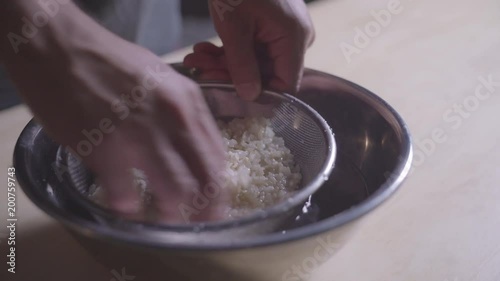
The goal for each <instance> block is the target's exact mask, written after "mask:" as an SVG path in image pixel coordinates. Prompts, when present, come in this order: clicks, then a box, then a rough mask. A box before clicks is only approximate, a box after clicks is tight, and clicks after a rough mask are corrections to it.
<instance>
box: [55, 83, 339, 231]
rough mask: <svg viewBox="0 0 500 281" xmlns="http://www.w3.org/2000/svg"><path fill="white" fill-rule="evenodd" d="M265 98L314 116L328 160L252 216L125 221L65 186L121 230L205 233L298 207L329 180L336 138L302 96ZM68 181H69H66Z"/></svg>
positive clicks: (269, 94) (224, 85)
mask: <svg viewBox="0 0 500 281" xmlns="http://www.w3.org/2000/svg"><path fill="white" fill-rule="evenodd" d="M198 85H199V86H200V88H201V89H214V88H216V89H224V90H231V91H235V86H234V85H232V84H229V83H222V82H200V83H198ZM262 94H263V95H264V96H263V98H266V97H272V98H276V100H282V101H284V102H290V103H293V105H294V106H295V107H297V108H299V109H300V110H303V111H305V112H307V113H308V114H311V115H313V116H312V117H313V118H312V120H313V121H314V122H316V123H317V125H318V127H319V128H321V129H322V131H321V133H322V135H323V137H324V140H325V142H326V148H327V149H328V151H330V153H329V154H327V155H326V158H325V161H324V163H323V165H322V166H321V169H320V173H318V174H317V175H315V176H314V177H313V178H312V179H311V180H310V182H309V184H308V185H306V186H304V187H303V188H301V189H300V190H299V191H298V192H295V193H294V194H293V195H292V196H291V197H289V198H287V199H286V200H283V201H282V202H279V203H278V204H276V205H274V206H272V207H269V208H265V209H262V210H258V211H256V212H254V213H252V214H251V215H248V216H244V217H242V218H238V219H232V220H223V221H214V222H203V223H187V224H179V223H175V224H174V223H172V224H170V223H169V224H166V223H165V224H155V223H151V222H147V221H133V220H125V219H121V218H119V214H118V213H116V212H114V211H113V210H111V209H108V208H106V207H102V206H99V205H98V204H96V203H94V202H92V201H91V200H89V199H88V198H86V197H85V196H84V195H83V194H81V193H79V192H78V191H76V190H75V189H74V188H72V187H70V184H67V183H66V184H64V183H63V185H62V186H63V189H64V190H65V191H66V192H67V193H68V195H70V196H71V197H72V199H73V200H75V201H77V202H78V203H79V205H81V206H82V207H83V208H85V209H86V210H87V211H88V212H90V213H91V214H94V215H97V216H99V217H100V218H103V219H104V220H105V221H106V222H111V223H113V222H119V224H120V225H119V229H121V230H124V231H131V232H136V234H143V233H142V232H143V231H162V232H168V231H173V232H194V231H196V232H199V234H200V235H203V233H204V232H218V231H223V230H226V229H230V228H234V227H245V226H249V225H251V224H252V223H257V222H259V221H262V220H265V219H272V218H275V217H278V216H280V215H283V214H285V213H287V212H289V211H291V210H293V209H295V208H297V207H300V206H301V205H303V204H304V202H306V201H307V199H308V198H309V197H310V196H311V195H312V194H314V192H316V191H317V190H318V189H319V188H320V187H321V185H322V184H323V183H324V182H325V181H326V180H327V178H328V177H329V176H330V174H331V173H332V171H333V168H334V164H335V159H336V156H337V145H336V142H335V138H334V136H333V133H332V131H331V127H330V125H328V123H327V122H326V120H325V119H324V118H323V117H322V116H321V115H320V114H319V113H318V112H317V111H316V110H315V109H313V108H312V107H311V106H309V105H308V104H306V103H305V102H303V101H301V100H300V99H298V98H296V97H294V96H292V95H289V94H286V93H278V92H276V91H272V90H267V89H266V90H263V91H262ZM61 148H62V147H59V149H58V153H60V151H61ZM65 175H66V178H68V176H67V173H65ZM67 182H68V181H67Z"/></svg>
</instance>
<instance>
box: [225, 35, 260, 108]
mask: <svg viewBox="0 0 500 281" xmlns="http://www.w3.org/2000/svg"><path fill="white" fill-rule="evenodd" d="M230 33H231V36H225V42H223V43H224V52H225V55H226V60H227V67H228V69H229V73H230V74H231V79H232V81H233V83H234V85H235V87H236V90H237V92H238V94H239V95H240V96H241V97H242V98H243V99H246V100H254V99H256V98H257V97H258V96H259V95H260V93H261V91H262V82H261V76H260V71H259V65H258V62H257V56H256V54H255V49H254V45H255V44H254V38H253V35H252V33H251V31H250V32H249V33H247V34H245V33H246V32H242V31H241V30H231V31H230ZM223 41H224V39H223Z"/></svg>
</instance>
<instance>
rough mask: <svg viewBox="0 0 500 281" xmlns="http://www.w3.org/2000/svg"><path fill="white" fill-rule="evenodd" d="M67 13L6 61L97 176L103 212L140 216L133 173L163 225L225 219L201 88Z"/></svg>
mask: <svg viewBox="0 0 500 281" xmlns="http://www.w3.org/2000/svg"><path fill="white" fill-rule="evenodd" d="M73 9H76V7H73ZM67 13H68V14H70V15H71V16H65V14H64V13H63V14H61V15H59V16H58V17H56V18H54V19H53V22H51V24H52V25H53V26H52V27H51V31H53V32H54V33H51V35H50V36H47V37H43V34H39V35H38V36H39V37H40V38H41V39H40V40H41V41H36V42H32V43H31V45H29V46H26V48H22V49H21V50H20V51H21V52H20V54H19V55H17V56H14V57H9V58H8V59H6V60H5V62H6V65H7V67H8V71H9V73H10V74H11V76H12V78H13V80H14V81H15V83H16V85H17V87H18V89H19V91H20V93H21V95H22V96H23V97H24V99H25V101H26V102H27V104H28V105H29V106H30V108H31V109H32V110H33V112H34V114H35V117H36V118H37V119H38V120H39V121H40V122H41V123H42V125H43V126H44V128H45V129H46V130H47V131H48V133H49V134H50V135H51V136H52V137H53V138H54V139H55V140H56V141H57V142H59V143H61V144H63V145H67V146H69V147H70V148H71V150H72V151H73V152H74V153H75V154H77V156H79V157H81V159H82V160H83V162H84V163H85V164H86V165H87V166H88V167H89V168H90V169H91V170H92V171H93V172H94V173H95V175H96V177H97V178H98V179H99V181H100V183H101V184H102V186H103V188H104V190H105V196H106V203H107V204H108V206H109V207H111V208H113V209H115V210H117V211H119V212H121V213H125V214H128V215H134V216H135V214H137V213H138V212H140V206H139V204H138V203H139V198H138V194H137V192H136V190H135V189H134V188H132V185H133V184H132V182H133V180H132V177H131V175H130V170H131V169H132V168H136V169H139V170H142V171H144V174H145V176H146V177H147V179H148V182H149V188H150V189H151V191H152V195H153V204H154V206H155V208H156V211H157V212H158V214H160V216H161V219H162V220H163V221H165V222H169V223H180V222H186V220H189V221H202V220H218V219H222V218H223V217H224V213H225V207H227V206H228V192H227V191H225V190H224V189H223V188H220V181H218V178H217V173H218V172H220V171H222V168H223V167H224V161H225V158H224V155H225V152H224V147H223V144H222V138H221V135H220V132H219V131H218V129H217V127H216V124H215V122H214V120H213V118H212V116H211V114H210V111H209V109H208V107H207V105H206V103H205V101H204V98H203V96H202V93H201V90H200V88H199V87H198V86H197V85H196V84H195V83H194V82H193V81H191V80H189V79H187V78H185V77H183V76H181V75H179V74H177V73H176V72H175V71H174V70H172V69H171V68H170V67H169V66H167V65H165V64H164V63H163V62H162V61H161V60H160V58H158V57H157V56H155V55H154V54H152V53H150V52H149V51H147V50H145V49H143V48H141V47H138V46H136V45H134V44H131V43H128V42H126V41H124V40H121V39H119V38H118V37H116V36H114V35H112V34H111V33H108V32H107V31H105V30H104V29H102V28H101V27H99V26H98V25H97V24H96V23H94V22H93V21H92V20H90V19H89V18H87V17H86V16H84V15H83V14H81V13H77V12H75V11H72V10H69V11H67ZM80 27H85V29H83V28H80ZM70 30H71V32H69V31H70ZM47 38H56V39H55V40H54V41H50V40H51V39H47ZM33 40H37V38H35V39H33ZM23 52H24V53H23ZM217 187H219V188H217ZM214 189H216V190H214ZM214 193H215V194H214ZM217 193H218V194H217ZM200 194H203V195H200ZM207 195H208V196H207ZM200 197H202V198H204V199H208V202H207V200H201V201H200Z"/></svg>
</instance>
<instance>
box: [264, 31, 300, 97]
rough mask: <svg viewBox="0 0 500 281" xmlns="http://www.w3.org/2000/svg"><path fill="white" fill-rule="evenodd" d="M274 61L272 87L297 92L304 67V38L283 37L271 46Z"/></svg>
mask: <svg viewBox="0 0 500 281" xmlns="http://www.w3.org/2000/svg"><path fill="white" fill-rule="evenodd" d="M269 55H270V57H271V61H272V63H273V73H274V75H273V77H272V78H271V80H270V82H269V86H270V87H271V88H272V89H275V90H278V91H284V92H287V93H289V94H295V93H297V91H298V90H299V85H300V79H301V77H302V73H303V68H304V56H305V45H304V41H303V40H298V39H297V40H295V38H293V37H291V38H290V37H289V38H283V39H280V40H278V41H276V42H275V43H274V44H272V45H271V46H270V47H269Z"/></svg>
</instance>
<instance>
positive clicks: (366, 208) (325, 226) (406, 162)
mask: <svg viewBox="0 0 500 281" xmlns="http://www.w3.org/2000/svg"><path fill="white" fill-rule="evenodd" d="M172 66H173V67H174V68H176V67H179V64H173V65H172ZM184 70H185V69H184ZM306 71H307V72H309V73H311V74H319V75H322V76H328V77H330V78H332V79H335V80H338V81H339V82H340V83H343V84H344V85H345V86H347V87H350V88H354V89H356V90H357V91H359V92H360V96H362V98H363V99H368V100H370V101H371V102H372V103H374V104H376V105H378V106H380V107H383V108H384V109H385V110H386V111H388V113H389V114H390V115H391V116H392V118H394V119H395V121H396V122H397V126H398V128H399V130H400V132H399V133H400V135H401V136H400V137H401V144H402V154H401V155H400V157H399V158H398V160H397V163H396V166H395V167H394V169H393V173H392V174H393V175H394V176H391V177H389V178H388V179H387V180H386V181H385V182H384V183H383V184H382V185H381V186H380V187H379V188H378V189H377V191H376V192H374V193H373V194H370V196H369V197H368V198H367V199H365V200H364V201H363V202H361V203H359V204H357V205H355V206H353V207H351V208H349V209H347V210H344V211H342V212H341V213H339V214H337V215H335V216H332V217H330V218H327V219H324V220H322V221H319V222H317V223H315V224H313V225H310V226H308V227H301V228H297V229H293V230H290V231H287V233H286V235H283V234H281V233H270V234H265V235H258V236H253V237H248V238H245V239H241V240H239V241H237V242H234V241H230V240H228V241H222V242H220V243H203V244H196V245H193V244H183V243H178V242H171V241H164V240H161V239H160V240H159V239H156V240H153V241H152V240H149V239H148V238H145V237H137V236H134V235H130V234H128V233H124V232H120V231H116V230H115V229H111V228H109V227H106V226H103V225H101V224H98V223H97V222H93V221H90V220H87V219H84V218H81V217H78V216H73V215H72V214H69V213H67V212H61V210H60V209H59V208H57V207H56V206H54V204H51V203H50V202H49V200H48V199H46V198H44V200H41V199H40V198H38V197H37V195H36V194H35V192H34V191H33V190H32V188H28V187H29V186H30V185H36V184H37V183H35V182H33V181H32V179H31V178H30V177H29V172H28V171H26V170H25V169H22V168H21V167H24V165H23V164H24V157H23V156H24V154H25V153H30V152H29V151H28V148H27V147H26V146H25V145H24V144H23V141H22V140H25V139H26V138H29V137H30V136H32V135H33V134H34V132H33V131H34V130H37V129H38V130H40V128H39V127H37V124H36V122H35V120H31V121H30V122H29V123H28V124H27V125H26V127H25V128H24V130H23V131H22V133H21V135H20V137H19V139H18V141H17V143H16V146H15V150H14V166H15V167H16V175H17V178H18V180H19V183H20V186H21V188H22V190H23V191H24V193H25V194H26V195H27V196H28V198H30V200H31V201H32V202H33V203H34V204H35V205H37V207H39V208H40V209H42V210H43V211H44V212H46V213H47V214H48V215H50V216H51V217H53V218H55V219H56V220H58V221H59V222H61V223H63V224H64V225H65V226H67V227H68V228H69V229H70V230H71V231H73V232H76V233H78V234H79V235H83V236H85V237H89V238H94V239H102V240H106V241H110V242H114V243H125V244H128V245H130V244H133V245H136V246H141V247H146V248H156V249H157V248H162V249H171V250H183V251H186V250H187V251H232V250H238V249H244V248H255V247H265V246H271V245H277V244H282V243H288V242H292V241H296V240H299V239H304V238H307V237H313V236H316V235H320V234H322V233H324V232H327V231H332V230H333V229H336V228H338V227H340V226H342V225H344V224H347V223H349V222H352V221H355V220H356V219H358V218H360V217H362V216H364V215H365V214H367V213H368V212H370V211H371V210H373V209H375V208H376V207H378V206H379V205H381V204H382V203H383V202H385V201H386V200H387V199H388V198H389V197H390V196H391V195H392V194H394V193H395V191H396V190H398V189H399V188H400V186H401V184H402V183H403V181H404V180H405V178H406V177H407V175H408V173H409V171H410V168H411V163H412V157H413V150H412V141H411V135H410V132H409V129H408V126H407V125H406V124H405V122H404V120H403V119H402V117H401V116H400V115H399V114H398V113H397V112H396V111H395V110H394V108H392V107H391V106H390V105H389V104H388V103H387V102H385V101H384V100H383V99H382V98H380V97H379V96H377V95H375V94H374V93H372V92H370V91H369V90H367V89H365V88H363V87H361V86H359V85H357V84H355V83H353V82H350V81H348V80H346V79H344V78H341V77H338V76H335V75H332V74H328V73H325V72H321V71H318V70H312V69H306ZM360 98H361V97H360ZM25 179H27V180H25Z"/></svg>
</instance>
